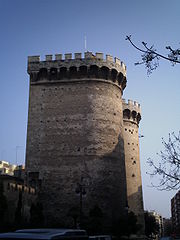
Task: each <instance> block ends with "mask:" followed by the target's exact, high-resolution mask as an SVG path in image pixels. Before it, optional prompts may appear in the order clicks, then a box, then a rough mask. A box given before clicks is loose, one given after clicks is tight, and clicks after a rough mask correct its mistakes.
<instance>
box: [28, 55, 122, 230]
mask: <svg viewBox="0 0 180 240" xmlns="http://www.w3.org/2000/svg"><path fill="white" fill-rule="evenodd" d="M96 56H97V57H96V58H91V57H89V58H87V59H85V60H84V59H83V60H82V61H80V60H72V59H66V60H55V61H52V60H51V59H50V60H49V62H48V61H45V62H38V60H37V59H35V60H33V61H34V62H33V61H32V58H31V60H30V62H29V65H28V72H29V74H30V78H31V82H30V96H29V116H28V132H27V152H26V175H27V179H28V181H31V180H32V179H30V175H33V173H34V176H36V177H37V178H38V181H40V183H41V184H40V185H41V188H40V194H39V198H40V200H41V201H42V202H43V206H44V211H45V216H46V221H47V224H48V223H52V222H53V223H61V224H64V225H66V226H67V225H68V226H70V224H71V219H70V218H69V216H68V211H69V210H70V209H71V208H72V207H77V208H78V207H79V196H78V195H77V194H76V192H75V190H76V187H77V184H78V183H80V182H81V181H83V184H84V187H85V189H86V196H85V197H84V198H83V203H82V204H83V205H82V210H83V211H84V212H85V213H86V214H88V212H89V210H90V209H92V208H93V207H94V206H95V205H96V204H97V205H98V206H99V207H100V208H101V210H102V212H103V219H104V227H111V226H112V222H113V221H114V220H117V219H118V218H119V217H120V216H121V215H122V214H123V213H124V211H125V206H126V176H125V162H124V160H125V159H124V142H123V110H122V100H121V96H122V91H123V89H124V88H125V83H126V80H125V75H124V72H123V71H124V70H123V71H121V69H122V67H121V66H120V65H118V66H117V63H113V62H112V59H111V61H109V60H106V61H104V60H102V59H99V58H98V57H99V55H96ZM46 60H48V59H46ZM104 62H105V63H104ZM118 64H121V63H120V62H119V63H118ZM55 65H56V67H57V68H55ZM104 65H105V66H104ZM119 66H120V67H119ZM42 69H43V70H42ZM123 69H124V68H123Z"/></svg>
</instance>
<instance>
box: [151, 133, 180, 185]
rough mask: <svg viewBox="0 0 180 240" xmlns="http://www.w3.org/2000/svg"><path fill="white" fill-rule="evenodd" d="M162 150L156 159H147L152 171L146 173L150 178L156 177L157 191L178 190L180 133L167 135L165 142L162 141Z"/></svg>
mask: <svg viewBox="0 0 180 240" xmlns="http://www.w3.org/2000/svg"><path fill="white" fill-rule="evenodd" d="M162 144H163V146H164V150H163V151H161V152H160V153H157V156H158V161H157V159H156V160H154V159H151V158H149V159H148V161H147V162H148V164H149V166H150V167H151V169H152V171H151V172H148V173H147V174H149V175H150V176H151V177H154V176H158V178H159V183H158V184H157V185H154V184H153V183H152V186H153V187H156V188H157V189H159V190H172V189H179V187H180V131H179V133H178V134H177V135H176V134H175V133H174V132H173V133H171V134H169V138H168V140H167V141H165V140H164V139H162Z"/></svg>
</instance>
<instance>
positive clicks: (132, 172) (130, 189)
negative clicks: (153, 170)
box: [123, 99, 144, 233]
mask: <svg viewBox="0 0 180 240" xmlns="http://www.w3.org/2000/svg"><path fill="white" fill-rule="evenodd" d="M140 119H141V109H140V105H139V104H138V103H137V102H134V101H132V100H128V103H126V102H125V100H124V99H123V129H124V150H125V165H126V181H127V198H128V206H129V210H130V211H132V212H134V213H135V214H136V216H137V219H138V223H139V224H141V225H142V229H141V232H142V233H143V231H144V209H143V198H142V182H141V170H140V157H139V132H138V128H139V125H138V124H139V121H140Z"/></svg>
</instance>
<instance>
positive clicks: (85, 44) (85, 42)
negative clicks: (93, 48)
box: [84, 35, 87, 52]
mask: <svg viewBox="0 0 180 240" xmlns="http://www.w3.org/2000/svg"><path fill="white" fill-rule="evenodd" d="M84 50H85V52H87V39H86V35H85V36H84Z"/></svg>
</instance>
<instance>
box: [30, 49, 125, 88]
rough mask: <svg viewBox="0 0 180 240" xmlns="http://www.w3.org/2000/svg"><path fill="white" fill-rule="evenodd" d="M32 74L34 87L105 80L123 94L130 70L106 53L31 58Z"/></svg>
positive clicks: (31, 78)
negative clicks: (127, 70)
mask: <svg viewBox="0 0 180 240" xmlns="http://www.w3.org/2000/svg"><path fill="white" fill-rule="evenodd" d="M28 73H29V75H30V80H31V84H37V83H38V84H39V83H44V82H49V81H51V82H53V81H64V80H65V81H68V80H69V79H73V80H74V79H76V80H82V79H85V78H86V79H103V80H107V81H112V82H114V83H115V84H117V85H118V86H120V87H121V89H122V90H123V89H124V88H125V87H126V66H125V64H124V63H123V62H121V61H120V59H119V58H116V57H115V58H113V57H112V56H110V55H106V59H104V57H103V53H96V54H95V55H94V54H93V53H92V52H85V53H84V58H83V57H82V54H81V53H75V54H74V58H73V57H72V53H66V54H65V55H64V56H63V55H62V54H56V55H55V57H54V58H53V55H46V56H45V60H40V56H29V57H28Z"/></svg>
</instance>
